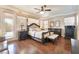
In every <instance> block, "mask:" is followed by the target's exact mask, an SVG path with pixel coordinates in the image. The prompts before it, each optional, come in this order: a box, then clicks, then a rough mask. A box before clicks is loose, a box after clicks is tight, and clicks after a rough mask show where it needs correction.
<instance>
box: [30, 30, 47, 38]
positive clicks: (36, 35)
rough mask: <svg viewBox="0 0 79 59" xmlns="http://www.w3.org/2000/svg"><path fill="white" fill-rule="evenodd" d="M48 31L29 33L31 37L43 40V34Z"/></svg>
mask: <svg viewBox="0 0 79 59" xmlns="http://www.w3.org/2000/svg"><path fill="white" fill-rule="evenodd" d="M47 31H48V30H41V31H29V35H31V36H33V37H36V38H39V39H41V38H42V33H43V32H47Z"/></svg>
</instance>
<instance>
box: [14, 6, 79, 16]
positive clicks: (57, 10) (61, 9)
mask: <svg viewBox="0 0 79 59" xmlns="http://www.w3.org/2000/svg"><path fill="white" fill-rule="evenodd" d="M15 7H17V8H20V9H22V10H24V11H27V12H30V13H34V14H38V15H39V16H43V17H53V16H60V15H65V14H72V13H76V11H77V10H78V6H77V5H47V7H48V8H51V9H52V11H47V12H45V14H43V15H41V14H40V13H37V12H38V10H35V9H34V8H40V7H41V5H15Z"/></svg>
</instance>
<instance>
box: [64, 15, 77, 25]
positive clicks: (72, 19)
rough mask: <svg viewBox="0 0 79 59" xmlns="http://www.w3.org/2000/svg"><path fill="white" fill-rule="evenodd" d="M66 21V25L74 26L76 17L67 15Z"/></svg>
mask: <svg viewBox="0 0 79 59" xmlns="http://www.w3.org/2000/svg"><path fill="white" fill-rule="evenodd" d="M64 23H65V26H70V25H71V26H74V25H75V17H74V16H73V17H67V18H64Z"/></svg>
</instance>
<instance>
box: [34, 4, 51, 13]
mask: <svg viewBox="0 0 79 59" xmlns="http://www.w3.org/2000/svg"><path fill="white" fill-rule="evenodd" d="M34 9H35V10H38V12H44V11H51V9H50V8H48V7H47V5H43V6H41V8H34Z"/></svg>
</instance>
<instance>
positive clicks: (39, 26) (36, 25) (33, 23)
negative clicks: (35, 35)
mask: <svg viewBox="0 0 79 59" xmlns="http://www.w3.org/2000/svg"><path fill="white" fill-rule="evenodd" d="M33 25H35V26H37V27H40V26H39V25H38V24H36V23H32V24H30V25H28V27H31V26H33Z"/></svg>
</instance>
